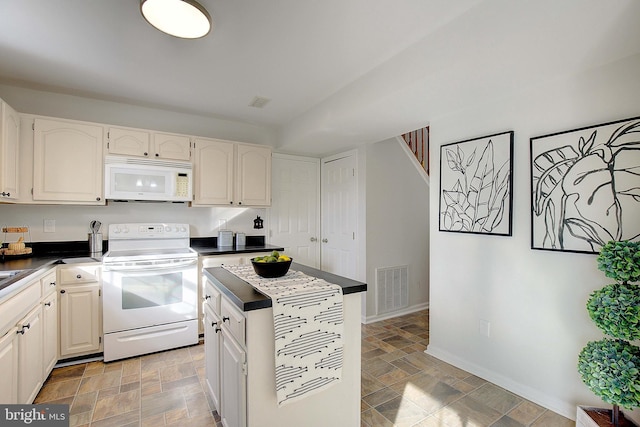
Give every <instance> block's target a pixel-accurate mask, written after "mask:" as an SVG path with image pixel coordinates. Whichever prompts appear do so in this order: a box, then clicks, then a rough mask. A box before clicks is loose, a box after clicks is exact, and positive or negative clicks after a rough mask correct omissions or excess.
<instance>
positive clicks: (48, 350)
mask: <svg viewBox="0 0 640 427" xmlns="http://www.w3.org/2000/svg"><path fill="white" fill-rule="evenodd" d="M42 325H43V327H42V332H43V334H42V360H43V368H44V371H43V377H44V378H46V377H47V375H49V372H51V370H52V369H53V367H54V366H55V364H56V362H57V361H58V295H57V294H56V293H55V292H52V293H51V294H49V296H48V297H46V298H45V299H44V300H43V301H42Z"/></svg>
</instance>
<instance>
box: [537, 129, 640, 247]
mask: <svg viewBox="0 0 640 427" xmlns="http://www.w3.org/2000/svg"><path fill="white" fill-rule="evenodd" d="M530 168H531V169H530V170H531V248H532V249H540V250H550V251H562V252H576V253H589V254H595V253H599V252H600V248H601V247H602V245H604V244H605V243H607V242H608V241H610V240H632V241H638V239H639V238H640V117H633V118H629V119H622V120H616V121H613V122H608V123H601V124H597V125H592V126H586V127H581V128H578V129H572V130H567V131H562V132H557V133H552V134H548V135H542V136H536V137H533V138H531V140H530Z"/></svg>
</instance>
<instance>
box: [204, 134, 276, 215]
mask: <svg viewBox="0 0 640 427" xmlns="http://www.w3.org/2000/svg"><path fill="white" fill-rule="evenodd" d="M194 169H195V170H194V176H195V179H194V183H195V187H194V188H195V190H194V194H195V196H194V201H193V204H194V205H226V206H269V205H270V204H271V147H267V146H261V145H253V144H241V143H236V142H231V141H221V140H215V139H205V138H197V139H195V140H194Z"/></svg>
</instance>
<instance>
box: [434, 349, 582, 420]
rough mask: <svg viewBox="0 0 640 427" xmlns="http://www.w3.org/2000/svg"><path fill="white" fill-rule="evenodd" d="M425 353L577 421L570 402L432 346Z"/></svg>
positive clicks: (574, 406) (574, 407)
mask: <svg viewBox="0 0 640 427" xmlns="http://www.w3.org/2000/svg"><path fill="white" fill-rule="evenodd" d="M424 352H425V353H427V354H428V355H430V356H433V357H435V358H437V359H440V360H442V361H444V362H447V363H449V364H451V365H453V366H455V367H457V368H460V369H463V370H465V371H467V372H469V373H471V374H473V375H476V376H478V377H480V378H483V379H485V380H487V381H489V382H491V383H493V384H495V385H497V386H500V387H502V388H504V389H506V390H509V391H510V392H512V393H515V394H517V395H518V396H520V397H523V398H525V399H527V400H529V401H531V402H533V403H535V404H537V405H540V406H542V407H544V408H546V409H549V410H550V411H553V412H556V413H558V414H560V415H562V416H563V417H567V418H569V419H571V420H575V419H576V405H575V404H570V403H569V402H564V401H562V400H559V399H556V398H553V397H551V396H548V395H547V394H545V393H542V392H541V391H539V390H536V389H533V388H531V387H528V386H526V385H523V384H520V383H518V382H515V381H513V380H512V379H511V378H507V377H505V376H503V375H500V374H498V373H496V372H493V371H490V370H488V369H486V368H483V367H482V366H478V365H476V364H474V363H472V362H469V361H468V360H465V359H461V358H460V357H458V356H455V355H453V354H451V353H449V352H447V351H444V350H442V349H439V348H437V347H434V346H433V345H431V344H430V345H428V346H427V349H426V350H425V351H424Z"/></svg>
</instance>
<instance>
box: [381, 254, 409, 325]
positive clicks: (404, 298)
mask: <svg viewBox="0 0 640 427" xmlns="http://www.w3.org/2000/svg"><path fill="white" fill-rule="evenodd" d="M376 292H377V294H378V295H377V305H378V310H377V313H378V314H384V313H391V312H393V311H396V310H400V309H403V308H406V307H408V306H409V267H408V266H406V265H402V266H397V267H385V268H376Z"/></svg>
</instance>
